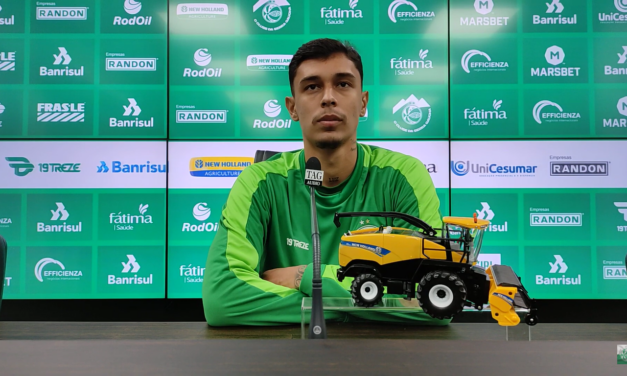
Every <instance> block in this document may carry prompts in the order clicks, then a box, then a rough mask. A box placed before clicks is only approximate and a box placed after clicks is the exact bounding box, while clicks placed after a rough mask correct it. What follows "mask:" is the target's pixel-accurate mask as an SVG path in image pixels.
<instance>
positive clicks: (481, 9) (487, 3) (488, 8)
mask: <svg viewBox="0 0 627 376" xmlns="http://www.w3.org/2000/svg"><path fill="white" fill-rule="evenodd" d="M492 8H494V1H492V0H475V10H476V11H477V13H479V14H488V13H490V12H492Z"/></svg>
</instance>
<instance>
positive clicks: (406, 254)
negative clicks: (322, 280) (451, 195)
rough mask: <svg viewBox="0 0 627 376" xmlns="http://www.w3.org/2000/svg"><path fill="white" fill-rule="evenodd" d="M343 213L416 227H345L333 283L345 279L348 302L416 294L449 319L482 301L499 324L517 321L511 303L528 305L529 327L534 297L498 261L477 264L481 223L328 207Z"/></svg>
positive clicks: (337, 222) (429, 310)
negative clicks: (433, 221)
mask: <svg viewBox="0 0 627 376" xmlns="http://www.w3.org/2000/svg"><path fill="white" fill-rule="evenodd" d="M343 217H386V218H392V219H402V220H404V221H405V222H407V223H409V224H410V225H412V226H413V227H415V228H417V229H418V230H414V229H410V228H402V227H393V226H380V227H378V228H366V229H361V230H355V231H348V232H347V233H345V234H344V235H343V236H342V238H341V242H340V246H339V264H340V268H339V269H338V271H337V277H338V280H339V281H342V280H343V279H344V278H346V277H352V278H354V279H353V282H352V285H351V294H352V297H353V301H354V302H355V304H356V305H358V306H362V307H372V306H375V305H377V304H379V303H380V302H381V300H382V297H383V289H384V288H387V293H388V294H400V295H405V297H406V298H405V299H408V300H411V299H412V298H414V297H416V298H417V299H418V302H419V304H420V306H421V307H422V309H423V311H424V312H425V313H427V314H429V315H430V316H432V317H434V318H438V319H450V318H452V317H453V316H454V315H456V314H457V313H459V312H461V311H462V309H463V308H464V307H466V306H474V307H475V308H477V309H478V310H481V309H483V305H484V304H487V303H490V307H491V311H492V317H493V318H494V319H495V320H497V321H498V322H499V324H500V325H507V326H511V325H517V324H518V323H519V322H520V319H519V317H518V315H517V313H516V312H515V308H516V307H522V308H530V309H531V314H530V315H528V317H527V318H526V322H527V324H529V325H534V324H535V323H536V321H537V318H536V316H535V308H534V307H533V306H534V302H533V301H532V300H531V299H530V298H529V296H528V294H527V291H526V290H525V289H524V287H523V286H522V284H521V283H520V279H519V278H518V277H517V276H516V274H515V273H514V271H513V270H512V269H511V268H510V267H509V266H505V265H494V266H491V267H489V268H488V270H485V269H483V268H481V267H480V266H478V265H477V258H478V257H479V253H480V251H481V244H482V241H483V235H484V232H485V230H486V229H487V227H488V225H489V224H490V222H489V221H486V220H481V219H478V218H477V216H476V214H475V215H474V216H473V217H470V218H466V217H444V218H443V226H442V228H441V229H435V228H433V227H431V226H430V225H429V224H427V223H425V222H424V221H422V220H421V219H419V218H417V217H414V216H411V215H407V214H404V213H398V212H346V213H335V218H334V223H335V225H336V226H337V227H340V218H343Z"/></svg>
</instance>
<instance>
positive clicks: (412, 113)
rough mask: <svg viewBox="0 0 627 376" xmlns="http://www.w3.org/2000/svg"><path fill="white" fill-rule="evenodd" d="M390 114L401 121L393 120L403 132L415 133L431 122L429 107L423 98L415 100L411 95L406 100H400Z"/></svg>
mask: <svg viewBox="0 0 627 376" xmlns="http://www.w3.org/2000/svg"><path fill="white" fill-rule="evenodd" d="M392 114H395V115H397V117H399V115H400V118H401V119H402V120H403V123H404V124H403V123H401V122H400V121H397V120H394V124H395V125H396V127H397V128H398V129H400V130H402V131H403V132H407V133H415V132H420V131H421V130H423V129H424V128H425V127H426V126H427V125H428V124H429V122H430V121H431V106H430V105H429V103H427V101H426V100H424V99H423V98H420V99H417V98H416V97H415V96H414V95H413V94H411V95H410V96H409V97H408V98H407V99H401V100H400V101H399V102H398V103H396V105H395V106H394V108H392Z"/></svg>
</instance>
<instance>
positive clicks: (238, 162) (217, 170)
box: [189, 157, 254, 178]
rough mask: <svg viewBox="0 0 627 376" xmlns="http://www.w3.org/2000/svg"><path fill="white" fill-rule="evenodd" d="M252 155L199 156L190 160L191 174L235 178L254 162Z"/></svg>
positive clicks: (205, 176)
mask: <svg viewBox="0 0 627 376" xmlns="http://www.w3.org/2000/svg"><path fill="white" fill-rule="evenodd" d="M253 161H254V158H251V157H197V158H192V159H190V160H189V174H190V175H191V176H194V177H204V178H213V177H219V178H234V177H238V176H239V175H240V174H241V173H242V171H243V170H244V169H245V168H246V167H248V166H250V165H251V164H253Z"/></svg>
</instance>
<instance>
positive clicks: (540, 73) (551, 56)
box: [531, 46, 581, 77]
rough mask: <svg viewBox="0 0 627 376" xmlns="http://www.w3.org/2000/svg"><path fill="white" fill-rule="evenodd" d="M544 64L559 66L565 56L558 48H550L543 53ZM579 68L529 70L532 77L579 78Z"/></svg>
mask: <svg viewBox="0 0 627 376" xmlns="http://www.w3.org/2000/svg"><path fill="white" fill-rule="evenodd" d="M544 57H545V58H546V62H547V63H549V64H551V65H560V64H562V63H563V62H564V58H565V57H566V54H565V53H564V50H563V49H562V48H561V47H560V46H551V47H549V48H547V49H546V52H545V53H544ZM580 69H581V68H580V67H561V68H551V67H549V68H544V67H542V68H531V76H532V77H579V70H580Z"/></svg>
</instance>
